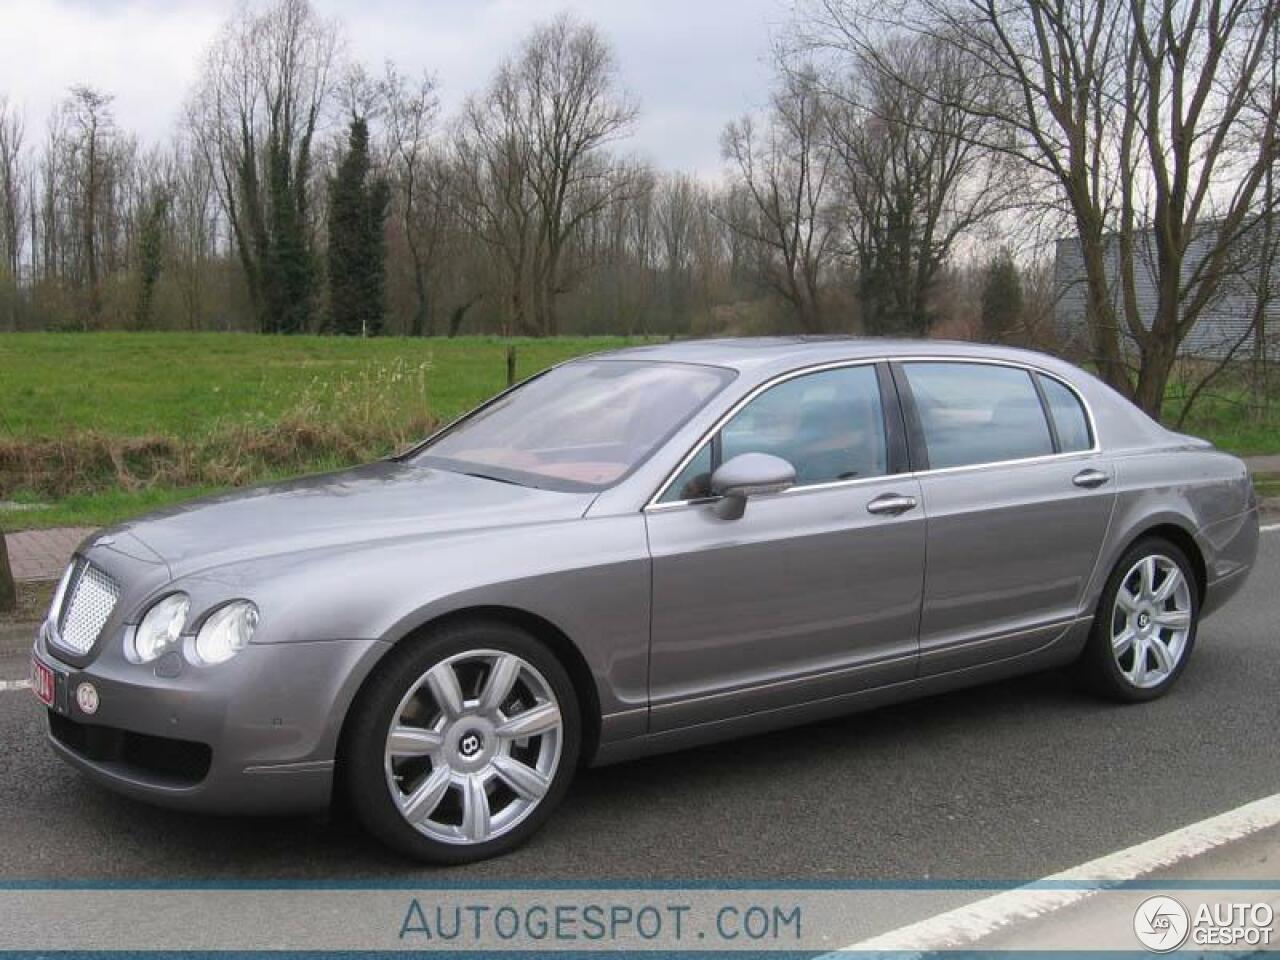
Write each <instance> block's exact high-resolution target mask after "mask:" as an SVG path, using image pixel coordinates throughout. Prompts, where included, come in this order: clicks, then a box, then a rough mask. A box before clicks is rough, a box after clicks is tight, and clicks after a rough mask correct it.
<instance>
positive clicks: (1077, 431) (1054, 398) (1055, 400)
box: [1036, 373, 1093, 453]
mask: <svg viewBox="0 0 1280 960" xmlns="http://www.w3.org/2000/svg"><path fill="white" fill-rule="evenodd" d="M1036 377H1037V379H1039V381H1040V389H1042V390H1043V391H1044V398H1045V400H1046V401H1047V402H1048V404H1049V415H1050V416H1052V417H1053V425H1054V426H1055V427H1056V428H1057V430H1058V447H1059V450H1060V451H1061V452H1062V453H1078V452H1079V451H1081V450H1088V449H1090V448H1091V447H1092V446H1093V437H1092V436H1091V435H1090V433H1089V418H1088V417H1087V416H1085V412H1084V407H1083V406H1082V405H1081V403H1080V400H1079V398H1078V397H1077V396H1076V395H1075V394H1074V393H1072V392H1071V391H1070V390H1069V389H1068V388H1067V387H1065V386H1063V385H1062V384H1061V383H1059V382H1058V381H1057V380H1055V379H1053V377H1046V376H1043V375H1042V374H1039V373H1037V374H1036Z"/></svg>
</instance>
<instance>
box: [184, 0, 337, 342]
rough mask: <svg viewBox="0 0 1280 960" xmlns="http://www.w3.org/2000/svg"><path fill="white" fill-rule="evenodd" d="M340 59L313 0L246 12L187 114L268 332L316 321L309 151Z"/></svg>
mask: <svg viewBox="0 0 1280 960" xmlns="http://www.w3.org/2000/svg"><path fill="white" fill-rule="evenodd" d="M337 60H338V35H337V31H336V28H335V27H334V26H333V24H331V23H329V22H327V21H324V20H321V19H320V18H319V17H318V16H317V15H316V13H315V12H314V10H313V9H312V8H311V5H310V3H309V2H308V0H276V2H275V3H274V4H273V5H272V6H271V7H269V8H268V9H266V10H265V11H263V12H262V13H252V12H250V11H249V10H247V9H245V10H242V11H241V13H240V14H239V16H238V17H237V18H236V19H234V20H232V21H231V22H230V23H229V24H228V25H227V26H226V28H224V30H223V32H222V34H221V35H220V36H219V38H218V40H217V41H216V42H215V43H214V44H213V46H212V47H211V48H210V49H209V51H208V53H207V54H206V56H205V60H204V67H203V74H202V77H201V80H200V82H199V85H198V87H197V89H196V93H195V96H194V97H193V99H192V101H191V104H190V107H189V110H188V122H189V126H190V128H191V131H192V133H193V136H194V142H195V143H197V144H199V145H200V146H201V148H202V150H203V151H204V155H205V160H206V162H207V163H208V165H209V168H210V170H211V171H212V174H213V180H214V182H215V184H216V186H217V192H218V197H219V200H220V201H221V204H222V207H223V210H224V212H225V214H226V217H227V220H228V222H229V224H230V227H231V232H232V236H233V237H234V240H235V246H236V252H237V254H238V255H239V258H240V262H241V266H242V268H243V270H244V276H245V282H246V285H247V288H248V292H249V298H250V302H251V304H252V306H253V310H254V313H255V315H256V317H257V319H258V325H259V327H260V329H262V330H264V331H269V332H280V333H295V332H298V331H301V330H305V329H306V328H307V327H308V325H309V323H310V317H311V310H312V305H313V299H314V292H315V290H314V288H315V249H314V244H315V238H314V236H313V230H312V226H313V216H314V214H313V211H312V210H311V197H312V191H313V188H314V184H313V182H312V181H313V173H314V171H313V156H312V152H313V144H314V142H315V137H316V133H317V129H318V127H319V124H320V122H321V120H322V115H323V112H324V110H325V108H326V105H327V103H328V101H329V97H330V94H331V93H332V91H333V83H334V78H335V74H336V66H337Z"/></svg>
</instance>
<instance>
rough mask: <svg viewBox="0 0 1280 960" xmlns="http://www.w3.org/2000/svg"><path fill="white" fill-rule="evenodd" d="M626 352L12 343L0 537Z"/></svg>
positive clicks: (453, 345) (1212, 402)
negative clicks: (509, 362)
mask: <svg viewBox="0 0 1280 960" xmlns="http://www.w3.org/2000/svg"><path fill="white" fill-rule="evenodd" d="M627 342H628V341H626V340H624V339H622V338H605V337H599V338H558V339H551V340H499V339H497V338H485V337H463V338H458V339H455V340H437V339H426V340H424V339H397V338H386V339H376V340H356V339H347V338H337V337H263V336H253V335H237V334H177V333H168V334H165V333H160V334H141V333H120V334H110V333H106V334H5V335H0V502H4V503H5V505H3V506H0V529H21V528H26V527H37V526H56V525H62V524H81V523H83V524H89V525H96V524H103V523H109V522H112V521H115V520H119V519H123V518H125V517H128V516H131V515H134V514H137V513H139V512H143V511H145V510H149V509H153V508H156V507H160V506H164V505H166V504H169V503H172V502H175V501H177V500H181V499H185V498H188V497H192V496H197V495H201V494H205V493H209V492H213V491H216V490H220V489H225V488H227V487H233V486H240V485H244V484H247V483H252V482H257V481H261V480H270V479H275V478H279V477H284V476H290V475H296V474H298V473H303V472H308V471H314V470H321V469H328V468H334V467H340V466H345V465H347V464H351V463H355V462H361V461H366V460H370V459H374V458H376V457H378V456H382V455H385V454H386V453H388V452H391V451H392V450H394V449H396V448H398V447H402V446H405V445H407V444H408V443H410V442H412V441H413V440H415V439H417V438H419V437H421V436H422V435H423V434H424V433H426V432H427V431H429V430H430V429H431V427H432V426H433V425H434V424H436V423H439V422H440V421H442V420H447V419H449V418H451V417H453V416H455V415H457V414H458V413H461V412H463V411H464V410H466V409H468V408H470V407H472V406H474V405H475V404H476V403H478V402H480V401H481V400H483V399H485V398H486V397H488V396H491V395H492V394H494V393H496V392H497V391H499V390H500V389H502V388H503V386H504V385H505V383H506V353H507V348H508V346H509V345H514V346H515V347H516V350H517V357H518V370H517V375H518V376H520V377H524V376H528V375H529V374H532V373H535V372H536V371H538V370H541V369H543V368H545V367H547V366H549V365H550V364H552V363H556V362H558V361H560V360H564V359H567V358H569V357H572V356H577V355H580V354H583V353H590V352H594V351H598V350H606V349H612V348H615V347H618V346H622V345H625V344H626V343H627ZM1176 391H1177V388H1176V387H1175V388H1174V391H1171V406H1172V400H1174V399H1176V395H1177V394H1176ZM1275 408H1276V409H1277V410H1280V400H1278V401H1277V402H1276V405H1275ZM1278 421H1280V417H1276V418H1266V419H1259V418H1257V417H1256V416H1254V415H1252V414H1251V413H1250V412H1249V410H1248V409H1247V407H1246V406H1245V405H1244V404H1243V403H1241V402H1240V398H1239V397H1235V396H1233V395H1232V392H1231V390H1229V389H1219V390H1218V391H1217V392H1216V394H1215V396H1213V397H1209V398H1207V399H1205V400H1204V401H1203V402H1202V403H1201V404H1200V406H1199V407H1198V409H1197V411H1196V413H1195V415H1194V416H1193V418H1192V420H1191V421H1190V422H1188V423H1187V424H1186V425H1185V426H1184V429H1185V430H1186V431H1187V432H1189V433H1194V434H1198V435H1201V436H1205V437H1208V438H1209V439H1211V440H1213V441H1214V442H1215V443H1217V444H1218V445H1219V446H1221V447H1222V448H1224V449H1227V450H1231V451H1233V452H1235V453H1240V454H1254V453H1275V452H1280V422H1278Z"/></svg>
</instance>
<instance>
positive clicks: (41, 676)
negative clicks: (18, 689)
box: [31, 657, 57, 707]
mask: <svg viewBox="0 0 1280 960" xmlns="http://www.w3.org/2000/svg"><path fill="white" fill-rule="evenodd" d="M31 689H32V690H34V691H35V694H36V697H37V698H38V699H39V700H40V702H41V703H43V704H44V705H45V706H46V707H52V706H53V698H54V691H55V690H56V689H57V687H56V684H55V681H54V678H53V671H52V670H50V669H49V668H48V667H46V666H45V665H44V664H43V663H41V662H40V661H39V660H37V659H36V658H35V657H32V658H31Z"/></svg>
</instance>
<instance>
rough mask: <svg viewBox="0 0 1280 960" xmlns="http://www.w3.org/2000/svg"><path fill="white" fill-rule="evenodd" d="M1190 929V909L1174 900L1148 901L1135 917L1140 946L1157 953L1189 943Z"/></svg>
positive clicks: (1169, 898)
mask: <svg viewBox="0 0 1280 960" xmlns="http://www.w3.org/2000/svg"><path fill="white" fill-rule="evenodd" d="M1190 928H1191V918H1190V917H1188V916H1187V908H1186V907H1184V906H1183V905H1182V904H1180V903H1179V902H1178V901H1177V900H1175V899H1173V897H1164V896H1160V897H1148V898H1147V899H1146V900H1143V901H1142V903H1141V904H1140V905H1139V906H1138V912H1137V913H1135V914H1134V915H1133V932H1134V933H1135V934H1136V935H1137V937H1138V942H1139V943H1141V944H1142V945H1143V946H1144V947H1146V948H1147V949H1148V950H1152V951H1154V952H1156V953H1168V952H1169V951H1170V950H1177V949H1178V947H1180V946H1182V942H1183V941H1184V940H1186V939H1187V931H1188V930H1189V929H1190Z"/></svg>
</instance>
